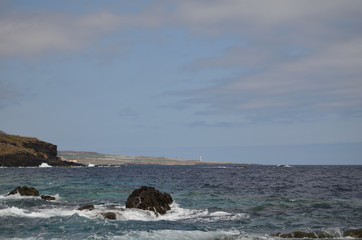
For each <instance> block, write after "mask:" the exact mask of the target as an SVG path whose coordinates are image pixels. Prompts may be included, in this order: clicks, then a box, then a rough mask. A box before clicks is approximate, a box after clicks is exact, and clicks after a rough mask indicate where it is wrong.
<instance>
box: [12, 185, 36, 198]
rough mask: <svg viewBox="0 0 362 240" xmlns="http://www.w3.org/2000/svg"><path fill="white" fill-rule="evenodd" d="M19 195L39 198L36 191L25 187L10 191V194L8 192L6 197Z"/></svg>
mask: <svg viewBox="0 0 362 240" xmlns="http://www.w3.org/2000/svg"><path fill="white" fill-rule="evenodd" d="M17 193H19V194H20V195H21V196H34V197H37V196H39V192H38V190H36V189H35V188H33V187H27V186H23V187H20V186H19V187H17V188H15V189H14V190H12V191H11V192H9V194H8V195H13V194H17Z"/></svg>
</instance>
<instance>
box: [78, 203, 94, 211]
mask: <svg viewBox="0 0 362 240" xmlns="http://www.w3.org/2000/svg"><path fill="white" fill-rule="evenodd" d="M78 210H79V211H83V210H89V211H92V210H94V205H92V204H87V205H84V206H81V207H79V208H78Z"/></svg>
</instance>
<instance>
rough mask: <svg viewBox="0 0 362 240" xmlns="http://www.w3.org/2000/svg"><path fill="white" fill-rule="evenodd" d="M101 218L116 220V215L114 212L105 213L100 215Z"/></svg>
mask: <svg viewBox="0 0 362 240" xmlns="http://www.w3.org/2000/svg"><path fill="white" fill-rule="evenodd" d="M102 216H103V217H104V218H105V219H111V220H116V219H117V217H116V214H115V213H114V212H105V213H102Z"/></svg>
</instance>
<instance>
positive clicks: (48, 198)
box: [41, 195, 55, 201]
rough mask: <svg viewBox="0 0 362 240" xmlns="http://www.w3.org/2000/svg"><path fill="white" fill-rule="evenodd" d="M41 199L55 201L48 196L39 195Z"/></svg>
mask: <svg viewBox="0 0 362 240" xmlns="http://www.w3.org/2000/svg"><path fill="white" fill-rule="evenodd" d="M41 199H43V200H46V201H51V200H55V197H52V196H48V195H41Z"/></svg>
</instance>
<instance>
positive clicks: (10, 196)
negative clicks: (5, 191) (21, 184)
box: [0, 193, 62, 202]
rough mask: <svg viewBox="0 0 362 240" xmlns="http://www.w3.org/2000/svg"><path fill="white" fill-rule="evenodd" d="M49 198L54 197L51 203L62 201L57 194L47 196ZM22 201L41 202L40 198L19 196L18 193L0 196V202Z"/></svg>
mask: <svg viewBox="0 0 362 240" xmlns="http://www.w3.org/2000/svg"><path fill="white" fill-rule="evenodd" d="M49 196H51V197H55V200H52V202H54V201H56V202H58V201H61V200H62V198H61V197H60V196H59V194H55V195H49ZM22 199H34V200H42V199H41V197H40V196H21V195H20V194H19V193H16V194H11V195H0V200H22Z"/></svg>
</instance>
